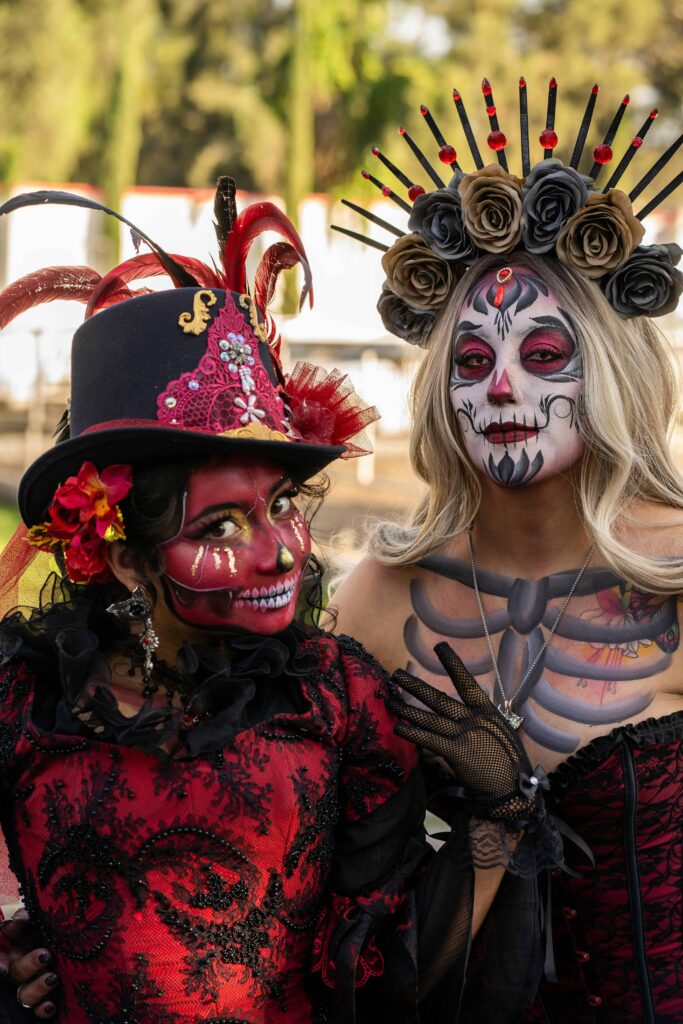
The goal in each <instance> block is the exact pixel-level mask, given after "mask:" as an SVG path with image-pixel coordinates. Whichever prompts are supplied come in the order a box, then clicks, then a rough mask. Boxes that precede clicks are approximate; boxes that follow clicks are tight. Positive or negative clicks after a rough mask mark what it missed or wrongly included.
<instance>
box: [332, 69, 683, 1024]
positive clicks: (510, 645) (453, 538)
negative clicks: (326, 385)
mask: <svg viewBox="0 0 683 1024" xmlns="http://www.w3.org/2000/svg"><path fill="white" fill-rule="evenodd" d="M525 88H526V87H525V85H524V83H523V80H521V81H520V102H521V114H522V117H521V123H522V155H523V175H524V176H523V178H518V177H516V176H514V175H513V174H511V173H509V170H508V166H507V159H506V157H505V146H506V141H507V140H506V139H505V136H504V135H503V134H502V132H501V131H500V127H499V125H498V123H497V119H496V111H495V106H494V105H493V98H492V91H491V86H490V84H489V83H488V82H486V80H485V81H484V87H483V92H484V98H485V102H486V109H487V113H488V115H489V119H490V122H491V129H492V130H491V132H490V134H489V137H488V140H487V141H488V144H489V146H490V148H491V149H492V150H493V151H494V152H495V153H496V155H497V156H498V161H499V162H498V164H494V165H490V166H484V162H483V160H482V159H481V156H480V154H479V151H478V149H477V146H476V142H474V140H473V138H472V133H471V130H470V132H469V134H468V128H469V122H468V120H467V115H466V113H465V110H464V106H463V104H462V99H461V97H460V94H459V93H456V94H455V96H456V107H457V108H458V112H459V113H460V116H461V120H462V123H463V127H464V128H465V132H466V135H467V137H468V139H470V140H471V144H472V155H473V158H474V161H475V164H476V170H475V171H473V172H472V173H469V174H463V172H462V171H461V170H460V169H459V168H458V167H457V166H456V169H455V174H454V176H453V178H452V180H451V181H450V182H449V183H448V185H445V184H442V187H441V186H439V187H437V188H436V189H435V190H432V191H430V192H425V190H424V189H423V188H422V187H421V186H416V185H414V184H411V185H410V189H409V198H410V199H412V200H413V205H412V209H410V207H409V209H410V221H409V227H410V229H411V233H409V234H406V235H402V236H401V237H399V238H398V241H396V242H395V243H394V245H393V246H392V247H391V248H390V249H386V247H385V246H380V247H381V248H384V249H386V251H385V254H384V256H383V265H384V268H385V271H386V275H387V281H386V284H385V287H384V289H383V292H382V296H381V297H380V301H379V309H380V312H381V314H382V316H383V319H384V322H385V325H386V326H387V328H388V329H389V330H392V331H393V332H394V333H396V334H398V335H399V336H401V337H403V338H405V339H406V340H408V341H411V342H413V343H416V344H419V345H421V346H422V347H424V348H426V349H427V352H426V355H425V358H424V361H423V363H422V365H421V367H420V370H419V372H418V375H417V378H416V381H415V384H414V388H413V395H412V414H413V425H412V434H411V441H410V455H411V461H412V465H413V468H414V470H415V472H416V474H417V475H418V477H419V478H420V479H421V480H422V481H423V483H424V485H425V491H424V496H423V497H422V498H421V500H420V502H419V504H418V506H417V508H416V509H415V511H414V513H413V514H412V516H411V518H410V520H409V522H408V523H407V525H402V526H399V525H397V524H394V523H381V524H380V525H379V526H378V527H377V528H376V529H375V531H374V533H373V535H372V537H371V540H370V552H369V554H368V556H367V557H366V558H365V559H364V560H363V561H362V562H361V563H360V564H359V565H358V567H357V568H356V569H355V570H354V571H353V572H352V573H351V574H350V576H349V577H348V578H347V579H346V580H345V581H344V583H343V584H342V586H341V587H340V589H339V590H338V591H337V593H336V595H335V598H334V605H335V607H336V612H337V627H336V628H337V629H338V630H339V631H341V632H347V633H351V634H352V635H354V636H356V637H358V638H359V639H360V640H361V641H362V642H363V644H364V645H365V646H366V647H367V648H368V650H370V651H371V652H372V653H373V654H374V655H375V657H377V658H378V660H379V661H380V662H382V663H383V664H384V665H385V666H386V667H387V668H388V669H389V670H390V671H391V670H395V669H398V668H399V667H407V668H408V669H409V670H411V671H413V672H415V673H417V674H418V675H420V676H423V677H424V678H426V679H428V680H430V681H432V682H433V683H434V684H435V685H436V686H438V687H440V688H441V689H443V690H445V691H446V692H450V685H449V680H448V678H447V677H446V676H445V674H444V672H443V670H442V668H441V666H440V665H439V662H438V661H437V659H436V658H435V657H434V655H433V654H432V648H433V646H434V644H435V643H436V642H438V641H443V640H444V639H448V640H449V642H450V643H452V644H453V646H454V648H455V650H456V651H457V653H458V654H459V655H460V657H461V658H462V659H463V661H464V663H465V665H466V667H467V668H468V669H469V670H470V671H471V672H472V673H473V674H474V675H475V676H477V677H478V679H479V681H480V683H481V685H482V686H483V687H484V688H485V689H486V690H487V692H488V693H489V695H490V696H491V697H492V699H493V700H494V702H495V703H496V704H497V706H498V709H499V712H500V713H501V715H503V716H504V717H505V718H506V719H507V720H508V721H509V722H510V724H511V725H512V726H513V727H514V728H515V729H518V730H519V735H520V736H521V737H522V739H523V742H524V744H525V746H526V748H527V751H528V752H529V754H530V759H531V761H532V763H534V764H536V763H537V762H540V763H541V764H542V765H543V767H544V769H545V771H546V773H547V780H544V782H545V784H546V785H548V787H549V792H550V801H551V805H552V807H553V809H554V810H555V812H556V813H557V815H558V816H559V818H560V819H562V820H563V821H564V822H565V823H566V825H567V826H568V827H569V828H571V829H572V830H573V832H574V833H575V834H577V835H578V837H580V843H579V849H578V852H577V853H576V856H575V857H574V858H570V860H572V863H571V864H570V867H571V871H570V873H569V874H566V873H559V872H555V873H553V877H552V878H551V879H549V882H548V897H549V903H551V904H552V939H553V944H552V947H551V946H550V945H549V947H548V955H547V957H546V981H545V982H544V984H543V985H542V986H541V990H540V992H539V994H538V996H537V998H536V1001H535V1002H534V1004H533V1006H531V1005H530V1006H529V1007H527V1009H526V1011H525V1014H526V1015H525V1016H524V1020H528V1021H532V1020H533V1021H551V1022H553V1024H556V1022H557V1024H559V1022H564V1021H567V1020H572V1021H573V1022H580V1024H584V1022H585V1024H588V1022H598V1021H602V1020H615V1021H616V1020H619V1021H620V1022H622V1024H627V1022H631V1024H636V1022H638V1024H641V1022H643V1021H645V1022H648V1024H664V1022H669V1024H673V1022H674V1021H680V1020H681V1018H682V1016H683V995H682V992H683V976H682V970H683V968H682V964H683V957H682V956H681V942H682V940H681V891H682V886H681V805H682V802H683V772H682V767H683V743H682V742H681V741H682V738H683V682H682V678H683V673H682V671H681V668H682V666H681V662H682V660H683V653H682V652H681V649H680V646H679V620H678V595H679V594H680V593H681V591H683V557H682V556H683V479H682V478H681V475H680V473H679V471H678V469H677V467H676V465H675V463H674V460H673V458H672V455H671V452H670V449H669V440H670V435H671V429H672V427H673V424H674V421H675V417H676V413H677V406H678V386H677V379H676V373H675V370H674V359H673V353H672V351H671V348H670V346H669V345H668V344H667V342H666V341H665V340H664V338H663V336H662V335H661V334H660V332H659V331H658V330H657V328H656V327H655V326H654V325H653V324H652V322H651V320H650V319H649V318H651V317H653V316H658V315H661V314H663V313H668V312H671V311H672V310H673V309H674V308H675V306H676V303H677V300H678V298H679V296H680V294H681V290H682V289H683V277H682V276H681V274H680V272H679V271H678V270H677V269H676V266H675V264H676V263H677V261H678V258H679V257H680V249H678V247H677V246H673V245H671V246H665V245H651V246H644V245H642V244H641V243H642V240H643V227H642V225H641V219H642V218H643V217H644V216H645V215H646V214H647V213H649V212H650V211H651V210H652V209H654V207H655V206H656V205H657V204H658V202H659V201H661V200H662V199H663V198H666V196H667V195H668V194H669V192H670V191H671V190H672V187H673V186H674V185H675V184H676V183H677V181H678V179H674V182H673V183H672V184H671V186H667V187H666V188H664V189H663V190H662V191H661V192H660V193H659V194H658V195H657V196H656V197H655V198H654V199H653V200H652V201H651V202H650V203H648V205H647V206H646V207H644V208H643V209H640V210H639V211H638V213H637V216H636V215H635V214H634V210H633V207H632V202H634V201H635V200H636V199H637V197H638V196H639V195H640V193H641V192H642V191H643V189H644V188H645V187H647V185H649V183H650V182H651V181H652V180H653V178H654V176H655V175H656V174H657V173H659V171H660V170H661V169H662V168H663V166H664V165H665V163H666V159H667V158H668V156H670V155H671V152H672V151H673V149H674V147H672V149H671V151H670V152H669V153H668V154H665V155H664V157H662V158H660V159H659V160H658V161H657V162H656V163H655V164H654V165H653V167H652V168H651V169H650V171H648V172H647V173H646V174H645V176H644V178H643V179H642V180H641V182H639V184H638V185H636V186H635V188H633V189H632V191H631V193H630V194H629V196H626V195H625V194H624V193H623V192H621V191H620V190H619V189H617V188H616V187H615V186H616V185H617V183H618V181H619V178H620V175H621V173H623V171H624V169H625V167H626V165H627V164H628V163H629V162H630V160H631V159H632V157H633V156H634V155H635V153H636V152H637V150H638V149H639V148H640V143H641V142H642V139H643V137H644V135H645V132H646V130H647V128H646V127H645V126H644V128H643V129H641V131H640V132H639V133H638V135H637V136H636V137H635V139H634V140H633V142H632V143H631V144H630V146H629V148H628V149H627V150H626V153H625V155H624V157H623V158H622V160H621V161H620V163H619V165H618V166H617V169H616V170H615V171H614V172H613V173H612V175H611V177H610V178H609V180H606V181H605V182H604V183H601V185H600V186H599V187H598V186H596V185H595V179H596V177H597V175H598V174H599V173H600V171H601V168H602V166H603V165H604V164H606V163H608V162H609V160H610V159H611V157H612V150H611V143H612V141H613V137H614V133H613V132H612V135H611V136H609V137H608V138H607V140H606V141H605V142H603V143H602V144H601V145H598V146H596V147H595V149H594V152H593V157H594V163H593V167H592V168H590V173H589V174H587V175H584V174H582V173H580V171H579V163H580V160H581V155H582V152H583V148H584V144H585V141H586V135H587V132H588V128H589V124H590V115H591V113H592V106H593V105H594V103H595V99H594V97H595V95H596V94H597V87H596V89H595V90H593V92H592V93H591V97H592V100H589V104H588V107H587V111H586V116H585V117H584V121H583V123H582V125H581V128H580V131H579V135H578V138H577V141H576V145H575V147H574V151H573V153H572V157H571V161H570V162H569V164H568V165H566V166H565V165H563V164H561V163H560V161H559V160H556V159H554V158H553V150H554V147H555V146H556V145H557V136H556V134H555V132H554V127H553V124H552V118H553V117H554V109H555V107H554V101H555V94H556V89H557V83H556V82H555V80H554V79H553V80H552V81H551V83H550V90H549V105H548V122H547V124H546V129H545V131H544V132H542V133H541V136H540V141H541V145H542V147H543V149H544V157H545V158H546V159H544V160H543V161H542V162H541V163H539V164H537V165H536V166H534V167H533V168H532V167H531V165H530V161H529V143H528V136H527V135H526V132H527V126H526V93H525ZM623 109H624V104H622V106H621V107H620V109H619V111H618V115H617V118H615V122H616V126H618V121H619V119H620V117H621V116H623ZM423 114H425V117H426V119H427V121H428V124H429V126H430V127H431V128H432V131H433V133H434V134H435V136H436V138H437V140H439V141H440V145H441V148H440V151H439V155H440V157H441V159H442V160H444V162H451V163H453V162H454V160H455V151H454V150H452V147H449V146H448V145H447V144H446V140H445V139H444V137H443V136H442V135H441V134H440V132H439V129H438V128H437V127H436V125H435V123H434V121H433V118H431V115H430V114H429V111H428V110H427V109H426V108H423ZM551 115H552V116H551ZM650 120H652V117H651V118H650ZM646 124H647V122H646ZM612 127H613V128H614V129H615V130H616V127H615V124H614V123H613V125H612ZM610 131H612V129H610ZM679 142H680V140H679ZM411 147H412V148H413V150H414V151H415V149H416V148H417V147H416V146H414V144H413V143H412V140H411ZM451 150H452V152H450V151H451ZM419 152H420V155H421V156H423V154H421V151H419ZM379 157H380V159H381V160H382V161H383V162H384V163H385V164H387V166H389V167H390V169H392V168H393V165H391V164H390V163H389V161H388V160H386V159H385V158H384V157H383V156H382V154H381V153H380V154H379ZM451 157H452V159H451ZM444 158H446V159H444ZM432 170H433V169H432ZM399 173H402V172H399ZM404 177H406V176H405V175H404ZM679 177H680V176H679ZM432 178H433V180H438V174H437V175H436V179H434V175H432ZM406 180H407V181H408V182H409V183H410V179H408V178H406ZM378 184H380V185H381V184H382V183H381V182H379V183H378ZM598 188H601V189H603V191H599V190H598ZM387 193H388V194H389V195H390V196H392V197H393V196H394V193H393V192H392V190H391V189H388V188H387V187H386V186H385V194H387ZM401 202H404V201H403V200H401ZM397 233H398V232H397V231H396V230H395V229H394V234H397ZM375 244H376V245H378V244H379V243H376V242H375ZM378 599H379V600H380V601H381V608H382V614H381V616H377V615H376V614H371V612H372V613H374V612H375V610H376V608H377V603H378ZM405 717H406V718H407V719H408V720H409V722H410V723H411V726H412V727H418V728H420V729H421V730H423V733H424V731H425V730H426V731H429V730H430V721H429V717H428V715H427V713H426V712H425V710H424V709H423V708H420V707H417V706H415V707H413V708H412V709H408V711H407V712H406V713H405ZM431 728H432V729H433V731H434V732H435V733H438V731H439V724H438V723H432V726H431ZM551 897H552V898H551ZM520 899H523V892H522V890H521V889H520V885H519V882H518V880H517V879H515V878H514V876H512V875H511V874H510V873H508V876H507V877H506V879H505V881H504V883H503V885H502V886H501V888H500V890H499V892H498V895H497V896H496V901H495V903H494V906H493V909H492V912H491V914H490V915H489V919H488V925H487V927H486V928H485V929H484V930H483V931H482V933H480V936H479V937H478V938H477V940H476V941H475V946H474V952H473V962H474V964H475V970H474V973H473V977H476V969H477V968H476V965H477V963H478V962H479V963H480V964H481V965H482V966H481V971H482V972H483V971H484V970H485V971H486V978H487V986H486V988H485V990H484V994H483V995H482V991H481V990H480V991H479V992H478V993H477V998H476V1000H474V999H472V1000H469V1001H468V999H467V997H466V999H465V1008H464V1016H463V1019H464V1020H471V1021H479V1020H482V1019H486V1013H487V1011H491V1009H492V1008H493V1007H495V1005H496V1001H497V999H498V998H499V992H498V990H497V983H496V979H497V978H501V979H503V978H504V977H505V976H506V974H507V973H508V972H510V971H514V970H518V971H523V970H524V969H525V965H524V964H523V963H521V962H520V959H519V957H518V956H517V936H516V935H515V932H514V927H512V928H511V927H510V922H511V921H514V914H515V912H516V908H517V907H518V906H519V902H520ZM492 957H493V963H494V965H495V968H494V969H493V970H491V967H490V965H491V958H492ZM483 965H487V966H486V967H484V966H483Z"/></svg>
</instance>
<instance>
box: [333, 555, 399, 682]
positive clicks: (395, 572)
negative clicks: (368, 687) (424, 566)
mask: <svg viewBox="0 0 683 1024" xmlns="http://www.w3.org/2000/svg"><path fill="white" fill-rule="evenodd" d="M413 576H414V569H413V568H411V567H406V568H395V567H393V566H387V565H382V564H381V563H380V562H378V561H377V560H376V559H375V558H373V557H372V556H371V555H366V557H365V558H363V559H362V560H361V561H360V562H359V563H358V565H356V566H355V567H354V568H353V569H352V570H351V572H350V573H349V574H348V576H346V577H345V578H344V580H343V581H342V583H341V584H340V586H339V587H338V589H337V590H336V591H335V592H334V594H333V595H332V598H331V600H330V604H329V610H330V612H331V613H332V614H331V616H330V619H329V620H328V622H326V623H324V625H326V626H327V627H328V628H331V629H333V630H334V632H335V633H347V634H348V635H349V636H353V637H355V638H356V639H357V640H360V642H361V643H362V644H363V645H364V647H366V648H367V650H368V651H370V653H371V654H373V655H374V656H375V657H376V658H377V660H378V661H380V662H382V663H386V662H387V660H390V659H388V651H385V646H386V643H391V644H393V643H394V642H395V633H396V629H399V630H400V631H401V632H402V627H403V622H404V620H405V616H406V611H405V608H406V605H407V603H409V601H410V580H411V579H412V577H413ZM399 635H400V632H399Z"/></svg>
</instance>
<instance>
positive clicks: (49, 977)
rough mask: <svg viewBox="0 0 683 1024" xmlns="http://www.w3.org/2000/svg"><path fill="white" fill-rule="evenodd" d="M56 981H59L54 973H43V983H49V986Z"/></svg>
mask: <svg viewBox="0 0 683 1024" xmlns="http://www.w3.org/2000/svg"><path fill="white" fill-rule="evenodd" d="M58 981H59V978H58V977H57V975H56V974H46V975H45V984H46V985H50V986H52V985H56V984H57V982H58Z"/></svg>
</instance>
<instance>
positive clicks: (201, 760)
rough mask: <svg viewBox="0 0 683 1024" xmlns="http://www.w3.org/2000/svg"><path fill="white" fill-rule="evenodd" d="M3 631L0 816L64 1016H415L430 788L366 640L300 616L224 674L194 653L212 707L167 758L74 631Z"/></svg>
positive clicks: (180, 1021) (249, 643)
mask: <svg viewBox="0 0 683 1024" xmlns="http://www.w3.org/2000/svg"><path fill="white" fill-rule="evenodd" d="M65 615H66V613H65ZM57 625H59V622H58V624H57ZM65 627H67V628H65ZM3 635H4V655H5V657H4V666H3V668H2V670H1V674H0V787H1V807H0V813H1V818H2V826H3V830H4V833H5V836H6V838H7V842H8V846H9V850H10V862H11V865H12V868H13V870H14V872H15V873H16V875H17V877H18V878H19V881H20V883H21V887H22V892H23V896H24V900H25V903H26V906H27V909H28V911H29V914H30V917H31V919H32V921H33V924H34V927H35V928H36V932H37V937H38V940H39V941H40V943H44V944H45V945H47V946H48V947H49V948H50V949H51V950H52V951H53V953H54V956H55V969H56V971H57V972H58V974H59V976H60V979H61V986H60V989H59V996H58V1003H59V1010H60V1019H61V1020H62V1021H68V1024H93V1022H95V1024H196V1022H199V1021H205V1022H213V1024H246V1022H249V1024H255V1022H263V1024H266V1022H267V1024H276V1022H278V1021H286V1022H302V1024H303V1022H308V1021H311V1022H312V1021H326V1020H333V1019H335V1020H343V1021H352V1020H354V1019H358V1020H361V1019H362V1020H373V1021H383V1020H387V1021H388V1020H392V1021H393V1020H400V1021H417V1020H418V1016H417V1008H416V1006H417V995H416V993H417V985H416V974H415V964H416V956H417V954H416V939H415V900H414V896H413V895H412V894H411V887H410V878H411V877H413V876H414V875H415V873H416V871H418V873H419V868H420V865H421V864H422V862H423V861H424V860H425V858H428V857H429V847H428V846H427V844H426V842H425V839H424V831H423V828H422V822H423V815H424V796H423V790H422V782H421V777H420V773H419V771H418V770H417V769H416V753H415V749H414V748H413V746H412V745H411V744H408V743H407V742H405V741H404V740H401V739H400V738H399V737H397V736H395V734H394V720H393V718H392V716H391V715H390V713H389V712H388V710H387V709H386V707H385V689H386V677H385V675H384V673H383V672H382V670H381V669H380V668H379V666H377V664H376V663H375V662H374V661H373V660H372V659H371V658H370V657H369V656H368V655H367V654H366V653H365V651H364V650H363V649H362V648H361V647H360V645H357V644H356V643H355V642H354V641H351V640H349V639H348V638H338V639H337V638H335V637H332V636H328V635H325V634H321V633H318V632H316V631H312V630H304V628H303V627H298V626H297V627H295V628H294V629H293V630H292V631H288V634H287V635H286V634H281V635H280V637H278V638H269V639H264V638H251V639H245V641H244V642H243V644H242V650H239V649H237V648H233V658H232V660H231V661H230V662H228V661H226V660H225V659H222V658H220V657H218V656H217V655H215V654H212V653H211V651H209V650H208V649H206V650H205V651H204V652H203V653H201V652H199V654H198V653H197V649H196V648H189V647H186V648H185V650H184V653H183V658H184V666H185V673H186V677H187V678H190V679H194V680H195V681H197V693H199V694H200V695H203V696H202V700H204V707H205V708H206V707H209V708H211V707H213V713H212V714H211V716H210V717H209V716H208V715H205V714H201V713H200V714H198V715H197V717H198V718H199V719H200V721H199V723H198V724H196V723H195V724H194V725H193V726H192V727H191V728H190V727H189V726H188V727H187V731H186V734H185V735H184V737H183V753H182V756H177V757H168V756H166V757H164V756H162V754H161V753H160V749H159V737H160V735H161V734H162V733H163V732H164V729H165V728H166V726H167V725H168V723H166V724H164V722H163V721H160V720H158V718H159V716H158V715H157V716H156V717H155V715H154V714H153V713H152V712H151V710H150V709H148V712H147V713H146V714H142V713H141V715H140V716H136V720H134V721H133V722H132V723H131V722H130V721H129V722H128V724H126V720H125V719H123V718H122V716H121V715H120V713H119V712H118V709H117V708H116V705H115V703H114V702H113V700H112V699H111V696H110V694H109V691H108V690H107V688H106V686H103V685H98V684H97V682H96V681H97V679H98V678H99V679H102V678H103V677H105V676H106V662H104V659H103V658H102V656H101V655H100V654H99V653H98V652H97V639H96V637H95V636H94V634H92V633H89V632H88V631H87V630H86V629H85V628H84V623H83V622H82V621H81V622H79V623H78V624H77V626H73V623H72V625H71V626H69V620H68V618H66V619H65V618H64V617H62V620H61V631H59V632H55V631H54V630H53V636H52V638H51V639H48V640H46V639H45V636H44V635H41V631H40V629H37V628H34V629H33V634H32V636H31V637H29V641H30V642H28V641H27V632H26V628H25V624H24V625H22V626H19V625H17V623H16V622H15V623H14V626H11V627H10V628H8V630H6V631H5V632H4V634H3ZM55 637H56V639H55ZM93 680H95V683H93ZM84 688H85V690H87V692H88V693H89V694H90V697H91V698H92V702H91V710H92V707H94V705H95V704H96V703H98V702H99V707H98V709H97V710H98V719H99V722H100V725H99V728H100V732H99V733H98V734H94V733H93V731H91V729H89V728H88V727H87V726H86V725H84V724H83V721H82V718H78V717H76V716H75V715H74V714H73V713H72V711H71V708H72V706H73V703H72V700H73V695H74V694H76V693H78V692H79V691H81V693H82V692H83V690H84ZM81 703H82V700H81ZM200 703H201V702H200ZM196 707H199V704H197V705H196ZM169 713H170V709H169ZM174 713H175V712H174ZM159 715H161V718H162V719H163V714H162V713H161V712H160V713H159ZM91 720H92V719H91ZM174 727H175V728H177V722H176V724H175V726H174ZM115 739H116V741H115ZM464 898H465V899H469V898H471V893H469V894H467V895H466V896H465V897H464ZM359 986H360V987H359ZM5 999H6V1000H7V1002H6V1006H7V1010H6V1011H5V1012H6V1013H7V1014H9V1016H8V1017H7V1019H10V1018H11V1019H26V1020H28V1019H33V1018H32V1017H31V1015H30V1014H25V1017H21V1016H20V1018H15V1014H16V1012H17V1010H16V1002H14V1010H10V1003H11V1002H12V1001H13V1000H14V996H13V995H12V996H11V997H10V996H5ZM19 1013H20V1015H21V1014H22V1013H23V1011H19ZM366 1014H367V1015H366ZM1 1019H2V1011H1V1010H0V1020H1Z"/></svg>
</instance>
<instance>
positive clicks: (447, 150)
mask: <svg viewBox="0 0 683 1024" xmlns="http://www.w3.org/2000/svg"><path fill="white" fill-rule="evenodd" d="M457 159H458V154H457V153H456V152H455V150H454V149H453V147H452V146H442V147H441V149H440V150H439V160H440V161H441V163H442V164H449V165H450V164H454V163H455V161H456V160H457Z"/></svg>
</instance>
